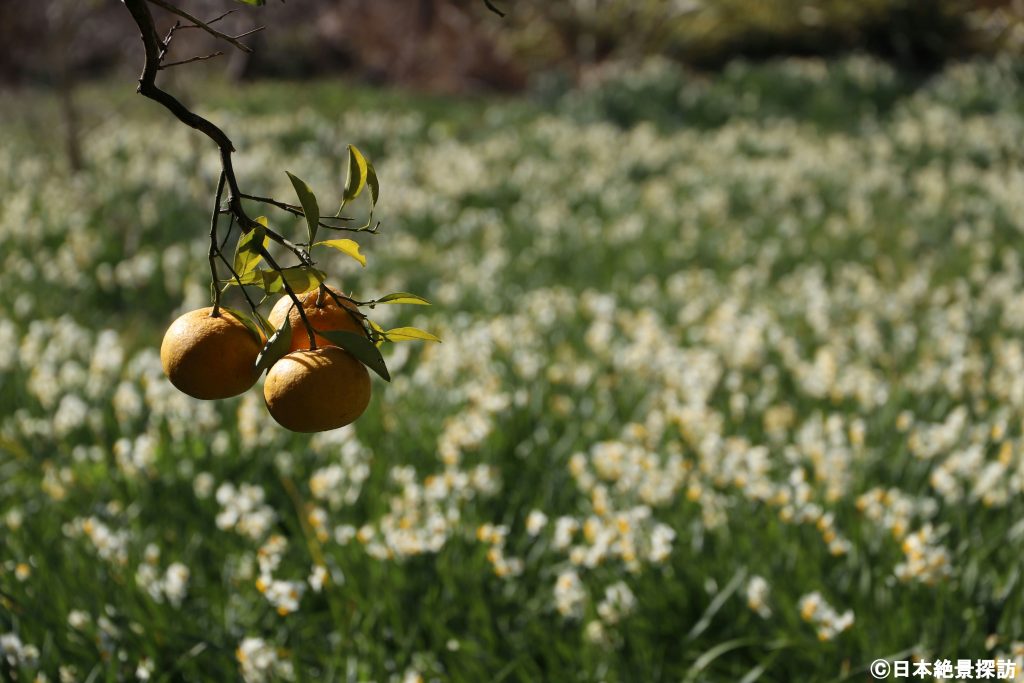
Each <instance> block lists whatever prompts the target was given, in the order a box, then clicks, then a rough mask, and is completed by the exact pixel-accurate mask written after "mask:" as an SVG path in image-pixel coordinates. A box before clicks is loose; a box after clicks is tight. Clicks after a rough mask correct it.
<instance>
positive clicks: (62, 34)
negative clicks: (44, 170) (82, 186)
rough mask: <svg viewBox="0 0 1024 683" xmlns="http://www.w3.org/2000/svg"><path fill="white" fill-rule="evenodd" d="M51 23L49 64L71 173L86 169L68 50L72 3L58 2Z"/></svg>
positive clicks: (51, 11)
mask: <svg viewBox="0 0 1024 683" xmlns="http://www.w3.org/2000/svg"><path fill="white" fill-rule="evenodd" d="M47 14H48V18H49V23H50V29H51V30H50V36H51V43H50V60H51V61H50V63H51V64H52V65H53V67H52V68H53V71H54V74H55V76H56V83H57V97H58V99H59V100H60V115H61V119H62V121H61V124H62V126H61V128H62V129H63V133H64V150H65V153H66V154H67V162H68V168H70V169H71V172H72V173H77V172H79V171H81V170H82V169H83V168H84V166H85V158H84V156H83V154H82V137H81V126H80V123H79V122H80V120H81V117H80V116H79V111H78V106H77V104H76V102H75V86H76V85H77V77H76V74H75V71H74V68H73V65H72V63H71V60H72V55H71V54H70V46H71V44H72V42H73V39H74V33H75V23H76V22H75V17H74V16H73V15H74V12H73V6H72V3H70V2H68V1H67V0H60V1H59V2H57V3H54V5H52V6H51V7H50V8H49V11H48V12H47Z"/></svg>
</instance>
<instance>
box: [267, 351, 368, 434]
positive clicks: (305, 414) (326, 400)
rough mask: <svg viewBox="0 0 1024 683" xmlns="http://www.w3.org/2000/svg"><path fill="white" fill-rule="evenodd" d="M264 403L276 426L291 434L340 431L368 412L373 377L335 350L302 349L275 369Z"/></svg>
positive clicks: (279, 363)
mask: <svg viewBox="0 0 1024 683" xmlns="http://www.w3.org/2000/svg"><path fill="white" fill-rule="evenodd" d="M263 398H264V399H266V402H267V409H268V410H269V411H270V414H271V415H272V416H273V418H274V419H275V420H277V423H278V424H280V425H281V426H282V427H284V428H286V429H290V430H292V431H293V432H323V431H327V430H328V429H337V428H338V427H344V426H345V425H347V424H350V423H352V422H355V421H356V419H358V418H359V416H360V415H362V414H363V411H364V410H366V406H367V405H369V403H370V374H369V373H368V372H367V371H366V367H365V366H364V365H363V364H362V363H360V362H359V361H358V360H356V359H355V358H354V357H353V356H352V355H351V354H350V353H349V352H348V351H345V350H343V349H341V348H339V347H337V346H324V347H322V348H318V349H314V350H309V349H300V350H298V351H293V352H292V353H289V354H288V355H286V356H285V357H284V358H282V359H281V360H279V361H277V362H276V363H274V365H272V366H271V368H270V372H268V373H267V379H266V382H264V384H263Z"/></svg>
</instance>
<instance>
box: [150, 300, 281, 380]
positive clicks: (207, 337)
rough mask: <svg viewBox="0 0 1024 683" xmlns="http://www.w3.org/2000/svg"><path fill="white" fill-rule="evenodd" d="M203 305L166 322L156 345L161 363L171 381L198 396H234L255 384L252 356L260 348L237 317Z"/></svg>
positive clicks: (253, 336) (254, 336)
mask: <svg viewBox="0 0 1024 683" xmlns="http://www.w3.org/2000/svg"><path fill="white" fill-rule="evenodd" d="M212 311H213V308H212V307H210V306H207V307H206V308H200V309H197V310H195V311H189V312H188V313H185V314H184V315H182V316H181V317H180V318H178V319H177V320H175V321H174V322H173V323H171V326H170V327H169V328H167V332H166V333H165V334H164V340H163V342H162V343H161V344H160V363H161V364H162V365H163V368H164V374H165V375H167V378H168V379H169V380H171V384H173V385H174V386H175V387H177V388H178V389H179V390H180V391H182V392H184V393H186V394H188V395H189V396H192V397H194V398H201V399H207V400H208V399H215V398H229V397H231V396H237V395H239V394H241V393H243V392H245V391H246V390H248V389H249V387H251V386H252V385H253V384H255V383H256V379H257V377H258V376H259V374H258V373H257V372H256V356H258V355H259V353H260V349H262V348H263V340H262V339H260V338H258V337H257V336H256V335H255V334H253V333H252V331H251V330H250V329H249V328H248V327H246V326H245V324H243V323H242V322H241V321H240V320H239V319H238V318H236V317H235V316H233V315H231V314H230V313H228V312H227V311H225V310H224V309H221V310H220V311H219V312H218V315H217V317H216V318H214V317H211V316H210V313H211V312H212Z"/></svg>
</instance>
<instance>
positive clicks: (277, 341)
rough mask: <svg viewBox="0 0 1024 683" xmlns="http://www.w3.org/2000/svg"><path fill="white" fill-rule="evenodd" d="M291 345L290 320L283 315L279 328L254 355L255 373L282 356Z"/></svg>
mask: <svg viewBox="0 0 1024 683" xmlns="http://www.w3.org/2000/svg"><path fill="white" fill-rule="evenodd" d="M291 345H292V322H291V319H290V318H289V317H288V316H285V317H284V322H283V323H281V328H280V329H279V330H278V331H277V332H275V333H274V334H272V335H270V339H268V340H267V343H266V344H264V345H263V350H262V351H260V355H258V356H256V373H257V374H259V373H261V372H263V371H264V370H266V369H267V368H269V367H270V366H271V365H273V364H274V363H276V362H277V361H279V360H280V359H281V358H284V356H285V354H287V353H288V349H290V348H291Z"/></svg>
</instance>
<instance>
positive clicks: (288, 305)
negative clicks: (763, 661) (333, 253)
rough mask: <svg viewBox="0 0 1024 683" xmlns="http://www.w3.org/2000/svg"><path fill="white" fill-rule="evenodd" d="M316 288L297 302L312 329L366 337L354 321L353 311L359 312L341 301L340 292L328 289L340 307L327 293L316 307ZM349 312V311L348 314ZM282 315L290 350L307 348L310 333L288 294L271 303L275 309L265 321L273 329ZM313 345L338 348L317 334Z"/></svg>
mask: <svg viewBox="0 0 1024 683" xmlns="http://www.w3.org/2000/svg"><path fill="white" fill-rule="evenodd" d="M319 291H320V290H319V289H314V290H313V291H311V292H307V293H306V294H300V295H299V297H298V298H299V301H301V302H302V310H303V311H305V312H306V318H308V319H309V324H310V325H312V326H313V329H315V330H326V331H328V332H332V331H336V330H338V331H342V332H355V333H356V334H361V335H364V336H365V335H366V331H365V330H364V329H363V326H362V324H361V323H359V322H358V320H357V317H358V316H357V315H353V313H352V312H355V313H358V311H359V308H358V307H357V306H356V305H355V304H353V303H350V302H348V301H346V300H345V299H341V293H340V292H338V291H337V290H335V289H333V288H332V289H331V291H332V292H334V293H335V294H336V295H338V297H339V300H340V301H341V302H342V305H341V306H339V305H338V303H337V302H336V301H335V300H334V298H333V297H332V296H330V295H329V294H324V296H323V300H322V301H321V302H320V305H319V306H317V295H318V294H319ZM350 311H351V312H350ZM285 316H288V319H289V320H290V321H291V324H292V344H291V348H290V350H291V351H298V350H299V349H308V348H309V334H308V333H307V332H306V325H305V323H303V322H302V318H301V317H300V316H299V310H298V309H297V308H296V307H295V305H294V304H293V303H292V298H291V297H290V296H288V295H287V294H286V295H285V296H283V297H281V298H280V299H278V301H277V303H276V304H274V308H273V309H271V311H270V315H269V316H268V317H267V320H269V321H270V324H271V325H273V326H274V328H275V329H276V328H279V327H281V325H282V324H284V319H285ZM316 345H317V346H318V347H319V346H337V345H336V344H334V342H332V341H331V340H329V339H326V338H324V337H321V336H320V335H319V334H318V335H316Z"/></svg>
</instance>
